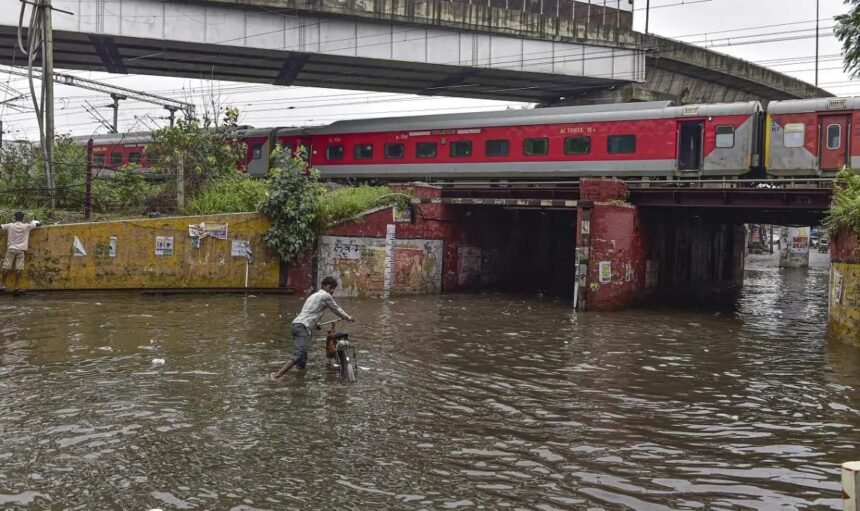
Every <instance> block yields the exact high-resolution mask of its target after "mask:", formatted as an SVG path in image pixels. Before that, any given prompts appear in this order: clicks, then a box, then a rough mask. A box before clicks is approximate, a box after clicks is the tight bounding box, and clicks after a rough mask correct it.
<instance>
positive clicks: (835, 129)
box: [827, 124, 842, 149]
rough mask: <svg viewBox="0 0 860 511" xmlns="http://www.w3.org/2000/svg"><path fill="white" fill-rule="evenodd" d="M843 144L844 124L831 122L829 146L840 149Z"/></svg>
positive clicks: (828, 137)
mask: <svg viewBox="0 0 860 511" xmlns="http://www.w3.org/2000/svg"><path fill="white" fill-rule="evenodd" d="M841 145H842V126H840V125H839V124H831V125H829V126H827V148H828V149H839V147H840V146H841Z"/></svg>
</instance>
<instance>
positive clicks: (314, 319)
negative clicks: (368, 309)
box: [269, 277, 353, 381]
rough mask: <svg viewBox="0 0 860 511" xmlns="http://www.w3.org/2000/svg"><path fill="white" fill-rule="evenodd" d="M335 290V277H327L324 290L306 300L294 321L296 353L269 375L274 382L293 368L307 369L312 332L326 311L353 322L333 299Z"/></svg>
mask: <svg viewBox="0 0 860 511" xmlns="http://www.w3.org/2000/svg"><path fill="white" fill-rule="evenodd" d="M335 289H337V281H336V280H334V277H326V278H324V279H323V280H322V289H320V290H319V291H317V292H316V293H314V294H312V295H310V296H309V297H308V299H307V300H305V305H304V307H302V312H300V313H299V315H298V316H296V319H294V320H293V339H294V340H295V341H296V351H295V352H293V356H292V357H290V360H289V361H288V362H287V363H286V364H285V365H284V367H282V368H281V370H280V371H278V372H277V373H272V374H270V375H269V377H270V378H271V379H272V381H278V380H280V379H281V378H283V376H284V375H285V374H287V371H289V370H290V368H292V367H293V366H296V367H298V368H299V369H304V368H305V364H307V362H308V343H310V341H311V332H312V331H313V329H314V328H316V327H317V324H318V323H319V321H320V318H321V317H322V315H323V314H325V311H326V310H330V311H332V312H333V313H335V314H337V315H338V316H340V317H341V318H343V319H345V320H347V321H352V320H353V319H352V316H350V315H349V314H347V313H346V312H345V311H344V310H343V309H341V308H340V306H339V305H338V304H337V303H336V302H335V301H334V298H332V297H331V295H332V294H333V293H334V290H335Z"/></svg>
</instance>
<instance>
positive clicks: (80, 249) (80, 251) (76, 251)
mask: <svg viewBox="0 0 860 511" xmlns="http://www.w3.org/2000/svg"><path fill="white" fill-rule="evenodd" d="M72 255H75V256H81V257H84V256H86V255H87V251H86V250H84V244H83V243H81V240H79V239H78V237H77V236H75V241H74V242H73V243H72Z"/></svg>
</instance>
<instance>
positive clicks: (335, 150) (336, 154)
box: [325, 145, 343, 160]
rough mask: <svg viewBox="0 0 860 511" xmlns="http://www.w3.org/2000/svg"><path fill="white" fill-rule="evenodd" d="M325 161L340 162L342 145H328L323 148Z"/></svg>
mask: <svg viewBox="0 0 860 511" xmlns="http://www.w3.org/2000/svg"><path fill="white" fill-rule="evenodd" d="M325 159H326V160H342V159H343V146H342V145H330V146H327V147H326V148H325Z"/></svg>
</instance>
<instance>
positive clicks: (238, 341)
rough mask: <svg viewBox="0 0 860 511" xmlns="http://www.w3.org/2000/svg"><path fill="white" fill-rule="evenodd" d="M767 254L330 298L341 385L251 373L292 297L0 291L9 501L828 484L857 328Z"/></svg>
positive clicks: (3, 500)
mask: <svg viewBox="0 0 860 511" xmlns="http://www.w3.org/2000/svg"><path fill="white" fill-rule="evenodd" d="M769 264H770V263H769V262H767V261H762V260H760V259H759V260H757V261H756V262H753V263H750V264H749V265H748V266H749V269H748V274H747V286H746V290H745V292H744V295H743V297H742V299H741V300H740V301H739V304H738V307H737V311H736V312H722V313H713V312H695V311H677V310H660V311H635V312H627V313H618V314H588V315H584V316H583V315H581V316H580V317H578V318H576V320H575V321H572V319H571V314H570V313H569V306H568V304H567V303H563V302H554V301H547V300H539V299H524V298H522V297H517V298H514V297H506V296H460V295H455V296H443V297H425V298H397V299H395V300H392V301H382V300H343V301H342V302H343V305H345V306H346V308H347V310H350V311H351V312H353V311H354V313H355V315H356V316H358V317H359V318H360V319H361V320H362V323H361V324H356V325H353V326H351V327H350V329H351V331H352V332H354V334H355V336H356V337H357V338H358V339H360V342H361V347H362V352H361V353H360V355H359V365H360V366H361V367H362V368H363V371H362V372H360V374H359V378H360V381H359V383H358V384H356V385H354V386H343V385H339V384H337V383H336V379H335V377H334V376H333V375H332V374H330V373H327V372H326V369H325V368H324V367H323V364H322V362H323V359H324V355H323V350H322V346H321V345H319V346H317V348H316V350H315V351H314V352H313V353H312V355H311V363H310V364H309V369H308V370H307V372H306V374H304V375H298V374H296V373H293V374H290V375H289V376H288V378H287V382H286V383H285V384H281V385H273V384H269V383H267V382H265V381H264V378H265V375H266V374H267V372H268V371H270V370H272V369H273V368H274V367H275V366H276V365H277V362H279V361H283V360H284V359H285V357H286V356H287V354H288V352H289V347H290V346H291V343H290V341H289V339H288V338H287V337H288V332H289V329H288V326H289V320H290V319H291V318H292V315H293V313H294V312H295V311H296V310H297V308H298V307H299V306H300V299H299V298H294V297H286V298H285V297H259V298H248V299H244V298H242V297H238V296H178V297H167V298H160V297H141V296H137V295H122V294H105V295H76V296H72V297H70V296H68V295H66V296H59V295H51V296H44V295H43V296H28V297H21V298H17V299H11V298H0V361H2V365H0V507H2V508H3V509H10V508H11V509H15V508H28V509H46V508H50V509H66V508H71V509H149V508H156V507H157V508H162V509H219V510H220V509H236V510H239V509H242V510H252V509H272V510H276V509H277V510H282V509H302V510H305V509H320V510H333V509H361V510H365V509H366V510H370V509H449V508H450V509H453V508H464V509H533V510H538V509H540V510H551V509H637V510H651V509H655V510H656V509H831V508H834V509H835V508H838V506H839V505H840V503H841V501H840V494H839V491H838V489H839V485H838V465H839V463H841V462H843V461H846V460H850V459H854V458H860V452H858V445H860V412H858V409H860V392H858V391H857V385H858V383H860V350H855V349H853V348H849V347H846V346H843V345H840V344H838V343H834V342H828V341H826V340H825V336H824V322H825V315H826V303H825V298H824V296H825V286H826V282H827V270H826V267H824V268H814V269H811V270H809V271H808V272H807V271H786V272H780V271H779V270H777V269H776V268H773V267H772V266H769ZM151 339H152V340H154V344H151V342H150V340H151ZM157 357H158V358H164V359H166V361H167V363H166V365H165V366H164V367H160V368H153V367H152V366H151V360H152V359H153V358H157Z"/></svg>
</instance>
